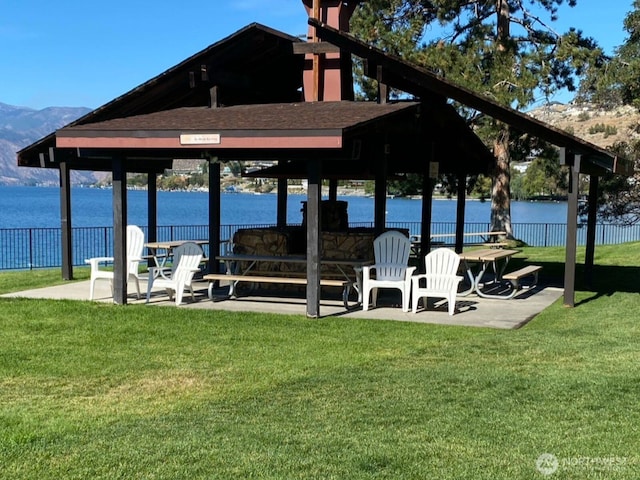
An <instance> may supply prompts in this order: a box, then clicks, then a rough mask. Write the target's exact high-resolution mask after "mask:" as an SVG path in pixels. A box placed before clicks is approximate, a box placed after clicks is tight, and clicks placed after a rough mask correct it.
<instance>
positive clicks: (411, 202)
mask: <svg viewBox="0 0 640 480" xmlns="http://www.w3.org/2000/svg"><path fill="white" fill-rule="evenodd" d="M338 199H339V200H345V201H347V202H348V216H349V222H350V223H351V222H371V221H373V206H374V201H373V198H368V197H354V196H349V197H339V198H338ZM305 200H306V196H305V195H290V196H289V197H288V223H301V222H302V212H301V208H302V203H301V202H302V201H305ZM221 201H222V209H221V216H222V222H221V223H222V224H223V225H229V224H234V225H235V224H259V223H276V201H277V199H276V195H273V194H266V195H252V194H223V195H222V199H221ZM111 205H112V192H111V190H100V189H94V188H73V189H72V190H71V210H72V211H71V215H72V226H73V227H104V226H111V225H113V210H112V207H111ZM490 207H491V205H490V203H489V202H479V201H467V203H466V207H465V221H466V222H468V223H474V222H489V217H490ZM420 208H421V200H417V199H405V198H394V199H388V200H387V221H388V222H418V221H420V215H421V213H420ZM128 215H129V223H135V224H139V225H146V224H147V192H145V191H129V192H128ZM455 215H456V201H455V200H436V201H434V203H433V221H434V222H453V221H455ZM566 215H567V205H566V203H545V202H512V204H511V217H512V222H513V223H565V222H566V219H567V217H566ZM207 223H208V194H207V193H205V192H158V225H206V224H207ZM28 227H53V228H58V227H60V192H59V190H58V189H57V188H50V187H0V228H28Z"/></svg>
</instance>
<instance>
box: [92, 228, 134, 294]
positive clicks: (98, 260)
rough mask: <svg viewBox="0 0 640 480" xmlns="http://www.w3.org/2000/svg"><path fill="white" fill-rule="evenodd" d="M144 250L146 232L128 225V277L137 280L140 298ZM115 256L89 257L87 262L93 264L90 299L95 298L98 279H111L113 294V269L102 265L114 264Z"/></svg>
mask: <svg viewBox="0 0 640 480" xmlns="http://www.w3.org/2000/svg"><path fill="white" fill-rule="evenodd" d="M143 250H144V232H143V231H142V229H141V228H140V227H138V226H136V225H127V253H126V255H127V278H128V280H130V281H133V282H135V284H136V292H137V295H138V298H140V275H139V273H138V267H139V264H140V261H141V260H142V252H143ZM113 261H114V258H113V257H93V258H87V259H86V260H85V263H88V264H89V265H91V283H90V287H89V300H93V294H94V290H95V284H96V280H100V279H104V280H109V283H110V285H111V295H113V270H112V269H110V270H105V269H104V268H101V265H106V264H113Z"/></svg>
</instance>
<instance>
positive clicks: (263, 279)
mask: <svg viewBox="0 0 640 480" xmlns="http://www.w3.org/2000/svg"><path fill="white" fill-rule="evenodd" d="M202 279H203V280H206V281H208V282H209V289H208V292H209V298H210V299H211V300H213V286H214V284H215V282H216V281H228V282H230V283H229V296H230V297H233V296H234V295H235V285H236V284H237V283H238V282H251V283H286V284H292V285H306V284H307V278H306V277H296V276H289V275H287V276H267V275H229V274H226V273H208V274H206V275H203V277H202ZM320 285H321V286H323V287H341V288H342V302H343V303H344V307H345V309H347V310H348V309H349V292H350V290H351V287H353V282H352V281H350V280H344V279H342V280H338V279H331V278H321V279H320Z"/></svg>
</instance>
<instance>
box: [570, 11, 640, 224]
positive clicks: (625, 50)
mask: <svg viewBox="0 0 640 480" xmlns="http://www.w3.org/2000/svg"><path fill="white" fill-rule="evenodd" d="M632 7H633V9H632V10H631V11H630V12H628V13H627V16H626V17H625V19H624V22H623V27H624V30H625V31H626V32H627V38H626V39H625V42H624V43H623V44H622V45H620V46H619V47H618V48H616V49H615V50H614V55H613V56H612V57H604V56H603V57H601V58H600V59H599V60H600V61H599V62H598V63H594V64H592V65H590V66H589V68H588V69H587V71H586V72H585V75H584V76H583V78H582V80H581V82H580V91H579V95H578V97H577V98H578V100H579V101H583V102H590V103H594V104H595V105H597V106H600V107H603V108H611V107H614V106H619V105H631V106H633V107H635V108H636V109H638V110H640V0H635V1H634V2H633V4H632ZM636 128H637V127H636ZM630 133H631V132H630ZM636 133H637V132H636ZM610 150H612V151H613V152H615V153H617V154H619V155H621V156H622V157H625V158H639V155H640V142H638V141H633V140H632V141H630V142H618V143H616V144H614V145H613V146H612V147H610ZM635 167H636V171H638V168H639V167H640V165H636V166H635ZM597 196H598V215H599V217H600V218H601V219H604V220H606V221H609V222H615V223H620V224H624V225H629V224H633V223H637V222H638V221H640V174H638V173H636V174H634V175H633V176H632V177H623V176H619V175H617V176H616V175H606V176H604V177H603V178H602V179H601V180H600V182H599V189H598V193H597Z"/></svg>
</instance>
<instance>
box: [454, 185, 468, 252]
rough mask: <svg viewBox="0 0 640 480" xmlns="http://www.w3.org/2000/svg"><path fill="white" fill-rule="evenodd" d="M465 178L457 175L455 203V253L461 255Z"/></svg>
mask: <svg viewBox="0 0 640 480" xmlns="http://www.w3.org/2000/svg"><path fill="white" fill-rule="evenodd" d="M466 190H467V176H466V175H465V174H464V173H461V174H460V175H458V199H457V203H456V242H455V243H456V245H455V251H456V253H462V249H463V247H464V205H465V201H466V196H467V191H466Z"/></svg>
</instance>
